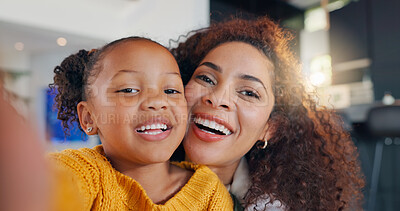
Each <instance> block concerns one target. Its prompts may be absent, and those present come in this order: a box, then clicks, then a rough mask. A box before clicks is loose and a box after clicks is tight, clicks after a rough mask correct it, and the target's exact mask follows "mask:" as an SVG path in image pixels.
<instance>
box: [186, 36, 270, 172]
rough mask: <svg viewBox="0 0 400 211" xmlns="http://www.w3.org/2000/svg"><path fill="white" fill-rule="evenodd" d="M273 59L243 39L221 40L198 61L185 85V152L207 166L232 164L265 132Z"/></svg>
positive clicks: (262, 136) (268, 111) (192, 159)
mask: <svg viewBox="0 0 400 211" xmlns="http://www.w3.org/2000/svg"><path fill="white" fill-rule="evenodd" d="M272 71H273V65H272V63H271V62H270V61H269V59H268V58H267V57H266V56H265V55H264V54H262V53H261V52H260V51H259V50H258V49H257V48H255V47H253V46H251V45H249V44H246V43H243V42H229V43H225V44H222V45H220V46H218V47H216V48H215V49H213V50H212V51H210V52H209V53H208V54H207V55H206V57H205V58H204V59H203V60H202V61H201V62H200V65H199V66H198V67H197V69H196V70H195V72H194V74H193V76H192V78H191V80H190V81H189V83H188V84H187V86H186V87H185V96H186V100H187V102H188V107H189V115H190V117H191V118H190V119H191V121H190V122H189V130H188V132H187V135H186V137H185V140H184V142H183V144H184V148H185V152H186V155H187V156H188V158H189V159H190V160H191V161H193V162H195V163H201V164H206V165H208V166H228V165H234V164H237V163H238V162H239V160H240V158H241V157H242V156H244V155H245V154H246V153H247V152H248V151H249V150H250V149H251V147H252V146H253V145H254V144H255V143H256V141H257V140H263V139H264V138H265V137H266V132H267V128H268V125H267V120H268V118H269V115H270V113H271V111H272V108H273V105H274V95H273V92H272V87H271V77H270V74H271V73H272Z"/></svg>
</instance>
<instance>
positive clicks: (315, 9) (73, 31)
mask: <svg viewBox="0 0 400 211" xmlns="http://www.w3.org/2000/svg"><path fill="white" fill-rule="evenodd" d="M260 15H268V16H269V17H271V18H272V19H274V20H276V21H278V22H279V23H280V24H281V25H282V26H283V27H286V28H288V29H289V30H290V31H291V32H292V33H293V34H294V35H295V36H296V38H295V39H294V40H293V42H292V48H293V50H294V51H295V52H296V54H297V56H298V58H299V59H300V60H301V61H302V63H303V72H304V75H305V76H306V78H307V79H308V82H309V84H310V91H316V92H318V93H319V95H320V97H321V99H320V104H321V105H325V106H328V107H330V108H333V109H336V110H337V111H338V112H339V113H340V114H341V115H342V116H343V118H344V121H345V124H346V127H347V128H348V130H349V131H350V133H351V135H352V138H353V140H354V143H355V144H356V145H357V147H358V149H359V154H360V160H361V162H362V168H363V172H364V174H365V176H366V180H367V185H366V187H365V191H364V192H365V203H364V208H365V209H366V210H388V211H391V210H398V209H399V207H400V162H399V161H400V135H399V133H400V129H399V128H400V122H399V121H400V116H399V106H400V102H399V100H396V99H399V98H400V1H399V0H68V1H67V0H35V1H31V0H0V70H1V71H0V79H1V80H2V81H3V82H4V85H5V87H6V89H7V91H8V92H9V93H10V96H11V97H12V99H13V103H14V106H15V107H16V108H17V109H18V111H19V112H20V113H21V114H22V115H24V116H25V117H26V118H27V119H29V120H30V121H32V122H33V123H34V125H35V126H36V127H37V130H38V131H39V134H40V135H41V138H42V139H43V140H46V141H47V142H48V143H51V147H52V149H58V150H60V149H64V148H67V147H73V148H78V147H92V146H94V145H97V144H98V143H99V142H98V139H97V138H96V137H89V138H87V137H85V136H84V135H82V134H81V133H80V132H79V131H78V130H76V131H73V132H72V134H71V136H70V137H64V135H63V131H62V129H61V126H60V122H59V121H57V119H56V111H54V109H53V104H54V102H53V97H54V96H53V95H52V94H50V93H49V92H48V88H47V87H48V84H49V83H51V82H52V77H53V69H54V67H55V66H56V65H58V64H59V63H60V62H61V61H62V60H63V59H64V58H65V57H66V56H68V55H70V54H71V53H74V52H76V51H77V50H79V49H82V48H85V49H88V50H90V49H92V48H97V47H100V46H102V45H104V44H105V43H107V42H109V41H112V40H115V39H118V38H121V37H125V36H131V35H138V36H146V37H149V38H152V39H154V40H156V41H158V42H160V43H162V44H163V45H165V46H167V47H170V46H171V45H174V44H176V43H174V42H173V40H178V39H179V38H180V35H185V34H186V33H187V32H189V31H190V30H193V29H198V28H201V27H205V26H207V25H208V24H209V23H210V22H214V21H223V20H225V19H227V18H229V17H231V16H237V17H242V18H254V17H257V16H260ZM180 39H182V37H181V38H180ZM396 115H397V116H396ZM82 139H85V141H82Z"/></svg>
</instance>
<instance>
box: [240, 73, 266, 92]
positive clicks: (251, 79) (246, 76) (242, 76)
mask: <svg viewBox="0 0 400 211" xmlns="http://www.w3.org/2000/svg"><path fill="white" fill-rule="evenodd" d="M239 78H240V79H243V80H247V81H255V82H258V83H260V84H261V85H262V86H263V87H264V89H265V91H267V88H265V85H264V83H263V82H262V81H261V80H260V79H259V78H257V77H255V76H252V75H247V74H241V75H239Z"/></svg>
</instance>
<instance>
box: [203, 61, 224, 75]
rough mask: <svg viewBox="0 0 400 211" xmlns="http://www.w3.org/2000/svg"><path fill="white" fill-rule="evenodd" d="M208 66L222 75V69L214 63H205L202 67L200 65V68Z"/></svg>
mask: <svg viewBox="0 0 400 211" xmlns="http://www.w3.org/2000/svg"><path fill="white" fill-rule="evenodd" d="M203 65H204V66H207V67H209V68H211V69H213V70H215V71H217V72H220V73H222V69H221V67H220V66H218V65H216V64H214V63H212V62H203V63H201V64H200V65H199V67H200V66H203Z"/></svg>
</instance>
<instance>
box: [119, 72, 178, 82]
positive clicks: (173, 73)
mask: <svg viewBox="0 0 400 211" xmlns="http://www.w3.org/2000/svg"><path fill="white" fill-rule="evenodd" d="M122 73H139V71H137V70H120V71H118V72H117V73H115V75H114V76H113V77H112V78H111V80H112V79H114V78H115V77H117V76H118V75H120V74H122ZM161 74H163V75H165V74H168V75H177V76H179V77H181V74H180V73H179V72H163V73H161Z"/></svg>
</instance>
